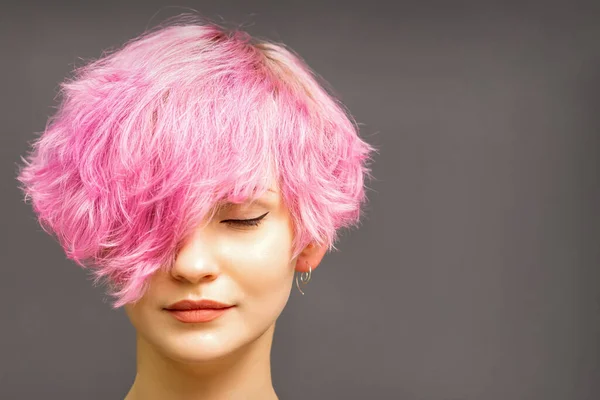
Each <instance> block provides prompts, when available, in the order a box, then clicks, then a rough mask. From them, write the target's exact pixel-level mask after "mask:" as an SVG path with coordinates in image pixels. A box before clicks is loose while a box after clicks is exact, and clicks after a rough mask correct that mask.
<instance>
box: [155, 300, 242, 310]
mask: <svg viewBox="0 0 600 400" xmlns="http://www.w3.org/2000/svg"><path fill="white" fill-rule="evenodd" d="M229 307H233V305H231V304H225V303H221V302H219V301H216V300H209V299H202V300H181V301H178V302H177V303H173V304H171V305H170V306H167V307H165V309H166V310H168V311H174V310H180V311H182V310H185V311H189V310H215V309H224V308H229Z"/></svg>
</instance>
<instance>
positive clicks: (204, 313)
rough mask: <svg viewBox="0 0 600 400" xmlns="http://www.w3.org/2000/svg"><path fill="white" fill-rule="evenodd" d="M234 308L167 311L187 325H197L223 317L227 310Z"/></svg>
mask: <svg viewBox="0 0 600 400" xmlns="http://www.w3.org/2000/svg"><path fill="white" fill-rule="evenodd" d="M231 308H233V307H228V308H219V309H209V308H205V309H195V310H167V311H168V312H169V313H170V314H171V315H172V316H174V317H175V318H177V319H178V320H179V321H181V322H185V323H188V324H189V323H197V322H209V321H212V320H214V319H216V318H218V317H220V316H221V315H223V314H225V313H226V312H227V310H229V309H231Z"/></svg>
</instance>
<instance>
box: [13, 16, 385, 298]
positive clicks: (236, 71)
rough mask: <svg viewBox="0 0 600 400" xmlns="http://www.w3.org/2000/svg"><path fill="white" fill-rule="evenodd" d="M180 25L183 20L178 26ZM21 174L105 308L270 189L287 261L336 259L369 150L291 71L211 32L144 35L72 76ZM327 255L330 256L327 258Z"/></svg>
mask: <svg viewBox="0 0 600 400" xmlns="http://www.w3.org/2000/svg"><path fill="white" fill-rule="evenodd" d="M182 21H183V20H182ZM60 88H61V90H60V92H61V94H62V102H61V104H60V107H59V108H58V110H57V112H56V114H55V115H54V116H52V117H51V118H50V119H49V121H48V124H47V126H46V129H45V131H44V132H43V134H42V135H41V136H40V137H39V138H37V140H35V142H34V143H33V144H32V150H31V152H30V153H29V154H28V156H27V159H25V158H23V157H22V158H21V159H22V160H23V161H24V163H25V164H26V165H25V166H23V167H22V169H21V170H20V172H19V176H18V178H17V179H18V180H19V181H20V182H21V183H22V186H21V187H20V188H21V189H22V190H23V191H24V193H25V201H26V202H27V199H28V198H31V200H32V206H33V209H34V211H35V213H36V214H37V216H38V221H39V223H40V225H41V226H42V228H43V229H44V230H45V231H46V232H47V233H49V234H54V235H55V236H56V238H57V239H58V241H59V243H60V244H61V246H62V247H63V249H64V251H65V253H66V255H67V257H68V258H69V259H72V260H74V261H75V262H76V263H77V264H79V265H80V266H82V267H85V263H87V262H88V261H89V262H90V266H91V267H92V269H93V272H94V275H95V283H98V281H99V280H100V279H102V278H108V281H109V283H110V284H111V289H113V291H112V292H110V295H112V296H114V297H116V298H117V301H116V302H114V303H113V308H118V307H121V306H122V305H124V304H127V303H129V302H135V301H137V300H139V298H140V297H141V296H142V295H143V292H144V290H145V288H146V282H147V280H146V279H147V278H148V277H149V276H151V275H152V274H153V273H154V272H155V271H157V270H158V269H159V268H161V266H165V265H171V263H172V262H173V260H174V256H175V254H176V253H177V251H178V248H179V246H180V244H181V243H182V241H183V238H185V237H187V236H188V235H189V234H190V233H191V232H192V231H193V230H194V229H196V228H197V227H198V225H199V224H201V223H202V221H203V220H205V218H206V216H207V215H208V214H209V213H210V212H211V210H214V205H215V204H217V203H218V202H220V201H223V200H226V201H229V202H236V203H240V202H243V201H246V200H248V199H250V200H253V199H255V198H258V197H259V196H261V195H262V194H263V193H264V192H265V191H266V190H267V189H268V188H269V185H270V182H271V179H275V181H276V182H277V184H278V187H279V189H280V192H281V194H282V196H283V199H284V201H285V204H286V205H287V207H288V209H289V211H290V215H291V217H292V221H293V223H294V241H293V249H292V253H293V257H296V256H298V255H299V254H300V252H301V251H302V249H303V248H304V247H305V246H306V245H307V244H308V243H309V242H311V241H315V242H317V243H319V244H321V245H327V246H328V249H329V250H331V249H335V246H334V242H335V241H336V240H337V238H338V236H337V231H338V230H339V229H340V228H342V227H349V226H351V225H358V223H359V220H360V214H361V205H362V204H363V203H364V202H366V200H367V198H366V195H365V189H364V178H365V176H369V177H371V175H370V169H369V168H368V167H367V163H368V161H370V153H371V152H372V151H376V149H375V148H374V147H372V146H370V145H369V144H367V143H366V142H364V141H362V140H361V139H360V138H359V136H358V130H357V128H356V124H355V123H354V122H353V119H352V117H350V116H349V114H348V113H347V112H346V110H345V108H344V107H343V106H342V105H341V104H340V103H339V102H338V101H337V100H336V99H335V98H334V97H333V96H332V95H329V94H328V93H327V92H326V91H325V90H324V89H323V87H322V86H320V85H319V84H318V83H317V78H316V75H315V74H314V73H313V72H312V71H311V69H310V68H309V67H308V66H307V65H306V64H305V63H304V62H303V61H302V59H301V58H300V57H299V56H297V55H296V54H295V53H293V52H292V51H291V50H289V49H287V48H286V47H285V46H284V45H282V44H275V43H272V42H268V41H266V40H260V41H259V40H256V39H255V38H252V37H250V36H249V35H248V34H247V33H246V32H243V31H240V30H232V31H228V30H226V29H224V28H222V27H220V26H219V25H216V24H214V23H194V22H189V21H187V22H180V23H175V24H172V25H167V26H162V27H160V28H159V29H154V30H151V31H147V32H145V33H144V34H142V35H141V36H140V37H138V38H135V39H133V40H131V41H129V42H128V43H126V44H125V45H124V46H123V47H122V48H120V49H119V50H118V51H114V52H112V53H110V54H105V55H103V57H102V58H100V59H99V60H96V61H93V62H90V63H88V64H87V65H85V66H83V67H79V68H76V70H75V74H74V77H73V78H72V79H67V80H66V81H65V82H64V83H62V84H61V86H60ZM336 250H337V249H336Z"/></svg>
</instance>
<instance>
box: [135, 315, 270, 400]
mask: <svg viewBox="0 0 600 400" xmlns="http://www.w3.org/2000/svg"><path fill="white" fill-rule="evenodd" d="M274 330H275V325H274V324H273V325H272V326H271V327H270V328H269V329H268V330H267V331H266V332H265V333H264V334H263V335H261V336H260V337H259V338H258V339H256V340H255V341H254V342H251V343H248V344H247V345H245V346H244V347H242V348H239V349H236V350H235V351H233V352H232V353H230V354H228V355H226V356H224V357H221V358H219V359H215V360H210V361H207V362H203V363H193V364H192V363H185V362H181V361H177V360H173V359H171V358H168V357H165V356H164V355H163V354H161V353H160V352H159V351H157V349H156V348H155V347H154V346H152V345H151V344H150V343H148V342H147V341H146V340H145V339H144V338H142V337H141V336H140V335H139V334H138V335H137V346H136V347H137V357H136V359H137V372H136V376H135V381H134V383H133V386H132V387H131V389H130V391H129V393H128V394H127V396H126V397H125V400H159V399H161V400H162V399H169V400H192V399H203V400H221V399H242V398H243V399H248V400H251V399H260V400H278V397H277V395H276V393H275V390H274V389H273V384H272V381H271V359H270V356H271V345H272V343H273V333H274Z"/></svg>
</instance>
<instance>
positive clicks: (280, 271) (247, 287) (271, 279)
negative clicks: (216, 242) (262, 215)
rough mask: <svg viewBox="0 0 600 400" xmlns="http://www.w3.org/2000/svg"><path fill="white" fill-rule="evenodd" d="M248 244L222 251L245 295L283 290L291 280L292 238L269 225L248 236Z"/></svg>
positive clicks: (241, 243)
mask: <svg viewBox="0 0 600 400" xmlns="http://www.w3.org/2000/svg"><path fill="white" fill-rule="evenodd" d="M252 235H253V238H252V239H251V240H248V241H239V242H235V243H233V242H232V243H230V244H229V245H227V246H225V247H224V248H223V250H224V253H226V254H228V255H227V256H226V257H227V258H228V260H229V263H230V271H231V274H232V275H233V277H234V279H235V280H236V281H237V282H238V284H240V285H241V286H242V287H241V289H242V290H243V291H245V292H246V294H247V295H251V296H258V295H269V294H273V295H275V294H276V292H279V290H278V289H282V290H285V288H286V286H289V284H288V283H289V282H288V281H290V282H291V279H292V277H293V271H294V270H293V266H292V264H291V260H290V257H291V235H290V233H289V232H288V231H287V230H285V229H282V227H280V226H278V225H276V224H272V225H271V226H268V227H267V226H265V227H264V229H262V230H261V231H260V232H254V233H249V234H248V237H250V236H252Z"/></svg>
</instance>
